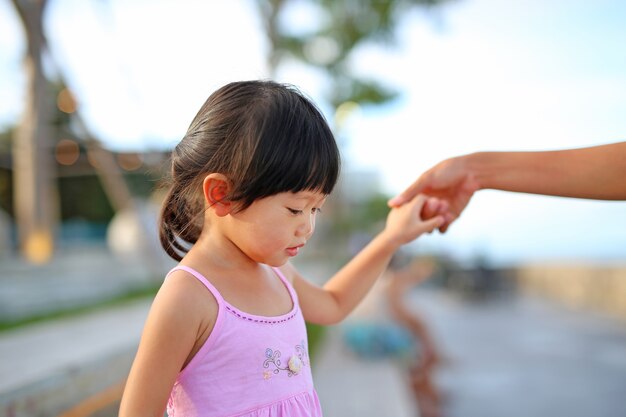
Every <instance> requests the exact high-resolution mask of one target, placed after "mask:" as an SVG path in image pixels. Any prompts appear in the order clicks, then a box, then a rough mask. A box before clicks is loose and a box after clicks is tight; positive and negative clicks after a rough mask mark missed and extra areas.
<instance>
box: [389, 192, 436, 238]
mask: <svg viewBox="0 0 626 417" xmlns="http://www.w3.org/2000/svg"><path fill="white" fill-rule="evenodd" d="M427 203H428V205H435V206H436V205H438V204H439V200H438V199H436V198H434V197H430V198H429V197H427V196H426V195H424V194H419V195H418V196H417V197H414V198H413V199H412V200H410V201H409V202H407V203H405V204H403V205H401V206H400V207H394V208H392V209H391V211H390V212H389V215H388V216H387V224H386V226H385V230H383V232H382V233H383V234H384V235H385V236H386V237H387V238H388V239H389V241H390V242H391V244H392V245H394V246H398V247H399V246H401V245H404V244H405V243H409V242H411V241H412V240H415V239H416V238H417V237H419V236H420V235H421V234H423V233H431V232H432V231H433V230H435V229H436V228H438V227H441V226H442V225H443V224H444V222H445V219H444V216H443V215H441V214H440V215H437V216H434V217H432V218H430V219H427V220H424V219H423V218H422V209H423V208H424V205H425V204H427Z"/></svg>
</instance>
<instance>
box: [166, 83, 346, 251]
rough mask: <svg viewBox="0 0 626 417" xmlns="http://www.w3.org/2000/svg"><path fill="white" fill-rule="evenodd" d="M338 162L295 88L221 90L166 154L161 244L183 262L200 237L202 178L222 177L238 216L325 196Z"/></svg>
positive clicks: (235, 86)
mask: <svg viewBox="0 0 626 417" xmlns="http://www.w3.org/2000/svg"><path fill="white" fill-rule="evenodd" d="M339 169H340V156H339V150H338V148H337V144H336V142H335V138H334V136H333V134H332V132H331V130H330V127H329V126H328V123H327V122H326V120H325V119H324V116H323V115H322V113H321V112H320V111H319V109H318V108H317V107H316V106H315V105H314V104H313V103H312V101H311V100H309V99H308V98H307V97H305V96H304V95H303V94H302V93H301V92H300V91H298V89H297V88H295V87H294V86H291V85H286V84H279V83H276V82H273V81H241V82H234V83H230V84H227V85H225V86H224V87H222V88H220V89H218V90H217V91H215V92H214V93H213V94H211V96H210V97H209V98H208V99H207V101H206V102H205V103H204V105H203V106H202V107H201V108H200V111H199V112H198V114H197V115H196V117H195V118H194V119H193V121H192V122H191V125H190V126H189V129H188V130H187V133H186V134H185V137H183V139H182V140H181V141H180V143H179V144H178V145H177V146H176V148H175V149H174V151H173V152H172V170H171V182H170V187H169V191H168V193H167V196H166V198H165V201H164V202H163V207H162V209H161V222H160V223H161V225H160V232H159V237H160V240H161V245H162V246H163V248H164V249H165V251H166V252H167V254H168V255H169V256H171V257H172V258H174V259H175V260H178V261H179V260H181V259H182V256H184V254H185V253H187V251H188V250H189V247H190V246H191V245H193V244H194V243H195V242H196V241H197V239H198V237H199V236H200V232H201V231H202V227H203V223H204V216H203V215H201V214H202V213H204V197H203V193H202V192H201V187H202V182H203V180H204V177H205V176H206V175H208V174H209V173H213V172H216V173H221V174H223V175H225V176H226V177H227V178H228V179H229V181H230V185H231V192H230V194H229V195H228V196H227V199H228V200H230V201H233V202H237V203H239V209H240V210H244V209H246V208H247V207H249V206H250V205H251V204H252V203H253V202H254V201H255V200H257V199H260V198H264V197H269V196H271V195H274V194H278V193H281V192H299V191H304V190H315V191H320V192H322V193H324V194H330V193H331V192H332V190H333V188H334V186H335V183H336V182H337V178H338V176H339Z"/></svg>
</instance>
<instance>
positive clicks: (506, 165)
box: [389, 142, 626, 232]
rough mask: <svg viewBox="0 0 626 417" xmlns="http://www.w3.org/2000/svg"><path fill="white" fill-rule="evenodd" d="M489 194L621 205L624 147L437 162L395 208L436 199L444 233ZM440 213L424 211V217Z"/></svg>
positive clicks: (625, 183) (625, 187) (625, 182)
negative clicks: (479, 196) (478, 195)
mask: <svg viewBox="0 0 626 417" xmlns="http://www.w3.org/2000/svg"><path fill="white" fill-rule="evenodd" d="M485 189H493V190H503V191H512V192H519V193H530V194H543V195H552V196H561V197H573V198H585V199H595V200H626V142H616V143H611V144H606V145H598V146H592V147H587V148H579V149H565V150H553V151H534V152H521V151H517V152H476V153H471V154H467V155H462V156H456V157H453V158H449V159H446V160H444V161H441V162H439V163H438V164H436V165H435V166H433V167H432V168H430V169H429V170H427V171H426V172H424V173H423V174H422V175H420V176H419V177H418V178H417V180H416V181H415V182H414V183H413V184H411V185H410V186H409V187H408V188H407V189H406V190H405V191H404V192H402V193H401V194H400V195H398V196H396V197H394V198H392V199H391V200H389V206H391V207H398V206H401V205H402V204H404V203H406V202H407V201H410V200H411V199H412V198H413V197H414V196H415V195H417V194H420V193H424V194H427V195H430V196H434V197H438V198H439V199H440V200H441V202H440V203H439V204H440V205H445V206H446V207H445V210H447V213H446V214H445V223H444V224H443V225H442V226H441V227H440V228H439V230H440V231H441V232H445V231H446V230H447V229H448V227H450V225H451V224H452V222H454V221H455V220H456V219H458V218H459V216H460V215H461V213H462V212H463V210H464V209H465V207H466V206H467V204H468V203H469V201H470V199H471V198H472V196H473V195H474V193H475V192H476V191H478V190H485ZM441 210H442V208H441V206H439V207H433V206H429V205H427V206H426V207H425V208H424V212H423V217H424V218H429V217H432V216H435V215H438V214H439V213H440V212H441Z"/></svg>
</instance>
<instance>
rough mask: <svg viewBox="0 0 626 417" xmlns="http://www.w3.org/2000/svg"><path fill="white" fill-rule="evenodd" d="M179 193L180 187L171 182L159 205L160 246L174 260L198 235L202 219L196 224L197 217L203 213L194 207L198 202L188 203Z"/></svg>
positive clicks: (177, 259)
mask: <svg viewBox="0 0 626 417" xmlns="http://www.w3.org/2000/svg"><path fill="white" fill-rule="evenodd" d="M180 194H181V193H180V189H179V188H178V187H176V186H175V185H174V184H172V185H171V186H170V189H169V190H168V192H167V195H166V196H165V200H164V201H163V205H162V207H161V217H160V228H159V240H160V241H161V246H162V247H163V249H164V250H165V252H166V253H167V254H168V255H169V256H170V257H171V258H172V259H174V260H176V261H180V260H182V258H183V256H185V254H186V253H187V252H189V249H190V248H191V246H193V244H194V243H196V241H197V240H198V238H199V237H200V232H201V231H202V219H201V221H200V224H198V217H201V214H202V213H204V211H203V210H202V208H199V209H198V208H196V207H195V206H198V204H190V201H188V200H187V199H186V198H185V197H184V196H182V195H180ZM194 209H195V210H194Z"/></svg>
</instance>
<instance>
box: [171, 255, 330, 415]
mask: <svg viewBox="0 0 626 417" xmlns="http://www.w3.org/2000/svg"><path fill="white" fill-rule="evenodd" d="M177 269H179V270H184V271H186V272H188V273H190V274H191V275H193V276H194V277H196V278H197V279H198V280H199V281H200V282H202V283H203V284H204V285H205V286H206V287H207V289H208V290H209V291H210V292H211V293H212V294H213V296H214V297H215V299H216V300H217V304H218V314H217V319H216V322H215V326H214V328H213V331H212V332H211V335H210V336H209V338H208V339H207V341H206V342H205V344H204V345H203V346H202V347H201V348H200V350H199V351H198V353H196V355H195V356H194V357H193V359H192V360H191V361H190V362H189V363H188V364H187V366H186V367H185V368H184V369H183V370H182V371H181V372H180V373H179V374H178V377H177V378H176V382H175V383H174V387H173V388H172V392H171V394H170V398H169V402H168V405H167V414H168V416H169V417H196V416H203V417H217V416H219V417H235V416H237V417H240V416H245V417H287V416H289V417H315V416H321V415H322V410H321V406H320V403H319V399H318V397H317V393H316V392H315V388H314V387H313V380H312V377H311V366H310V364H309V355H308V342H307V333H306V327H305V324H304V318H303V317H302V312H301V311H300V308H299V305H298V298H297V295H296V293H295V291H294V289H293V287H292V286H291V284H290V283H289V282H288V281H287V279H285V277H284V276H283V275H282V274H281V272H280V271H279V270H278V269H275V268H274V271H275V273H276V274H277V275H278V277H279V278H280V279H281V281H282V282H283V283H284V285H285V286H286V287H287V289H288V290H289V294H290V295H291V300H292V303H293V308H292V310H291V311H290V312H288V313H287V314H284V315H282V316H276V317H264V316H256V315H252V314H248V313H245V312H243V311H240V310H238V309H237V308H235V307H234V306H232V305H231V304H229V303H228V302H227V301H226V300H224V299H223V298H222V296H221V295H220V293H219V292H218V291H217V289H216V288H215V287H214V286H213V285H211V283H210V282H209V281H208V280H207V279H206V278H205V277H203V276H202V275H201V274H200V273H198V272H197V271H195V270H193V269H191V268H189V267H186V266H177V267H175V268H174V269H172V271H170V273H171V272H173V271H175V270H177ZM168 275H169V274H168Z"/></svg>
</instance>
